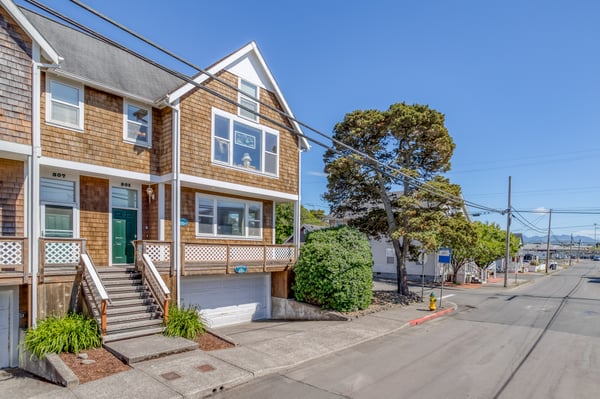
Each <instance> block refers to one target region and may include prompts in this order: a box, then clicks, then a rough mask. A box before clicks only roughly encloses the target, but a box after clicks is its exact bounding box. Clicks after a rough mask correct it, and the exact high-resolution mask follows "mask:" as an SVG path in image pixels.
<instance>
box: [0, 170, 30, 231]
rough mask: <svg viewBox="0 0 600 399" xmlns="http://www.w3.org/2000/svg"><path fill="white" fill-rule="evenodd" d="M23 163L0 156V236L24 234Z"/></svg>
mask: <svg viewBox="0 0 600 399" xmlns="http://www.w3.org/2000/svg"><path fill="white" fill-rule="evenodd" d="M24 168H25V165H24V163H23V162H22V161H13V160H10V159H2V158H0V171H2V173H0V236H17V237H22V236H24V235H25V234H24V233H25V232H24V214H25V209H24V199H25V178H24V177H23V172H24Z"/></svg>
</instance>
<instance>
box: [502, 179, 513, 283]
mask: <svg viewBox="0 0 600 399" xmlns="http://www.w3.org/2000/svg"><path fill="white" fill-rule="evenodd" d="M511 186H512V176H508V208H507V209H506V253H505V255H506V261H505V262H504V288H506V287H507V285H508V262H509V259H510V206H511V205H510V190H511Z"/></svg>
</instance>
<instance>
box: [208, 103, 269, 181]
mask: <svg viewBox="0 0 600 399" xmlns="http://www.w3.org/2000/svg"><path fill="white" fill-rule="evenodd" d="M212 154H213V155H212V159H213V162H214V163H216V164H221V165H228V166H232V167H234V168H238V169H242V170H246V171H252V172H258V173H263V174H267V175H272V176H277V175H278V173H279V133H278V132H277V131H276V130H273V129H270V128H267V127H266V126H263V125H260V124H257V123H252V122H249V121H246V120H244V119H242V118H239V117H237V116H235V115H232V114H229V113H227V112H224V111H221V110H217V109H213V152H212Z"/></svg>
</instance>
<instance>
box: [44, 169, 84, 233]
mask: <svg viewBox="0 0 600 399" xmlns="http://www.w3.org/2000/svg"><path fill="white" fill-rule="evenodd" d="M75 187H76V186H75V182H74V181H69V180H58V179H49V178H41V179H40V188H41V190H40V201H41V203H42V230H43V231H42V234H43V236H44V237H55V238H73V237H76V236H77V233H76V227H77V224H76V222H75V219H76V213H75V211H76V205H77V204H76V202H77V199H76V192H75Z"/></svg>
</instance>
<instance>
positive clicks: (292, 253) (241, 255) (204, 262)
mask: <svg viewBox="0 0 600 399" xmlns="http://www.w3.org/2000/svg"><path fill="white" fill-rule="evenodd" d="M182 246H183V250H182V253H183V262H182V263H183V264H182V274H194V273H198V274H222V273H245V272H267V271H277V270H285V269H287V268H289V267H292V266H293V265H294V264H295V263H296V256H297V254H296V247H295V246H294V245H260V244H254V245H253V244H216V243H215V244H199V243H184V244H183V245H182Z"/></svg>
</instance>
